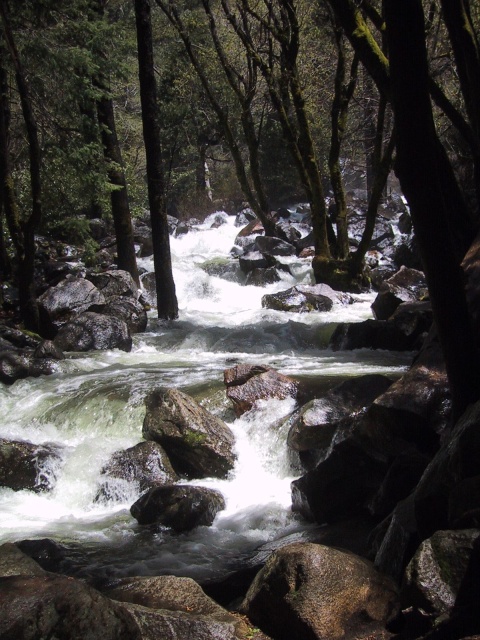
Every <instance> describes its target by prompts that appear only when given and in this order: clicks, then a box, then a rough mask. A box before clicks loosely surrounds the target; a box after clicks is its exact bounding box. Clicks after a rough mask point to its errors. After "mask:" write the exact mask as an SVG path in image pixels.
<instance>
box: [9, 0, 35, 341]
mask: <svg viewBox="0 0 480 640" xmlns="http://www.w3.org/2000/svg"><path fill="white" fill-rule="evenodd" d="M0 15H1V18H2V23H3V29H4V34H5V41H6V44H7V48H8V52H9V54H10V57H11V60H12V64H13V67H14V69H15V79H16V83H17V88H18V93H19V96H20V104H21V108H22V115H23V119H24V122H25V128H26V132H27V140H28V153H29V160H30V186H31V203H32V204H31V213H30V215H29V216H28V218H27V219H26V220H25V221H24V222H23V224H22V235H23V238H22V245H23V252H22V253H21V254H19V256H18V258H19V260H18V272H17V275H18V292H19V299H20V313H21V315H22V318H23V321H24V323H25V327H26V328H27V329H30V330H32V331H38V330H39V318H38V305H37V299H36V291H35V282H34V276H35V231H36V230H37V229H38V227H39V225H40V222H41V219H42V199H41V194H42V183H41V150H40V144H39V141H38V130H37V122H36V119H35V115H34V113H33V109H32V101H31V98H30V91H29V87H28V84H27V81H26V75H25V72H24V70H23V68H22V64H21V61H20V56H19V54H18V51H17V48H16V45H15V39H14V37H13V32H12V29H11V26H10V21H9V18H8V12H7V4H6V2H5V0H0ZM8 190H9V193H10V194H13V189H12V188H11V185H9V186H8Z"/></svg>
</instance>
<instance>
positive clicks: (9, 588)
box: [0, 574, 142, 640]
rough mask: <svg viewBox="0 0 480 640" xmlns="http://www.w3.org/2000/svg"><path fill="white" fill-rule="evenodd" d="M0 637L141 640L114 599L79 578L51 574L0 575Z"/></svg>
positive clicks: (136, 630)
mask: <svg viewBox="0 0 480 640" xmlns="http://www.w3.org/2000/svg"><path fill="white" fill-rule="evenodd" d="M0 601H1V603H2V615H1V616H0V637H1V638H3V639H4V640H17V639H19V638H24V639H25V640H26V639H27V638H31V639H34V638H68V639H69V640H87V639H88V640H141V639H142V635H141V634H140V632H139V629H138V626H137V624H136V622H135V621H134V620H133V618H132V617H131V615H130V614H129V613H128V612H127V611H126V610H125V608H124V607H123V606H122V605H120V604H119V603H116V602H114V601H113V600H110V599H109V598H106V597H105V596H102V594H101V593H99V592H98V591H96V590H94V589H92V588H91V587H89V586H87V585H86V584H84V583H83V582H81V581H80V580H74V579H72V578H67V577H65V576H56V575H53V574H45V575H43V576H42V575H38V576H32V575H14V576H8V577H4V578H0Z"/></svg>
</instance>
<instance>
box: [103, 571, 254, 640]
mask: <svg viewBox="0 0 480 640" xmlns="http://www.w3.org/2000/svg"><path fill="white" fill-rule="evenodd" d="M104 593H105V595H108V597H109V598H112V599H113V600H116V601H119V602H130V603H132V604H138V605H142V606H143V607H148V608H150V609H157V610H158V609H162V610H163V611H177V612H182V613H186V614H189V615H190V616H197V615H201V616H208V617H209V618H210V619H211V620H212V621H214V620H216V621H218V622H221V623H228V624H232V625H233V626H234V627H235V628H236V630H237V633H239V634H242V633H243V634H244V635H245V637H246V635H247V633H248V631H249V629H248V626H247V625H246V623H245V622H244V621H243V620H242V619H241V618H240V617H238V616H234V615H233V614H231V613H229V612H228V611H227V610H226V609H224V608H223V607H221V606H220V605H219V604H217V603H216V602H215V601H214V600H212V599H211V598H209V597H208V596H207V595H206V594H205V592H204V591H203V589H202V588H201V587H200V585H199V584H197V583H196V582H195V581H194V580H192V579H191V578H180V577H177V576H156V577H146V578H144V577H134V578H122V579H121V580H118V581H116V582H115V584H114V585H113V586H112V587H111V588H109V589H108V590H107V591H105V592H104Z"/></svg>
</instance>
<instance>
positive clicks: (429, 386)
mask: <svg viewBox="0 0 480 640" xmlns="http://www.w3.org/2000/svg"><path fill="white" fill-rule="evenodd" d="M450 412H451V395H450V388H449V384H448V379H447V374H446V369H445V365H444V362H443V356H442V353H441V351H440V348H439V345H438V343H437V342H436V341H435V340H431V341H430V342H429V343H428V344H426V345H425V348H424V349H423V350H422V351H421V353H420V354H419V356H418V357H417V358H416V359H415V361H414V363H413V365H412V366H411V367H410V369H409V370H408V371H407V372H406V373H405V374H404V375H403V376H402V377H401V378H399V379H398V380H396V381H395V382H394V383H393V384H392V385H391V387H389V388H388V389H387V390H386V391H385V393H383V394H382V395H380V396H378V397H377V398H376V399H375V401H374V402H373V403H372V405H371V406H370V408H369V409H368V415H367V418H368V419H367V421H366V424H368V429H369V430H370V432H374V433H375V434H376V436H377V437H379V438H380V439H382V440H383V442H384V443H385V446H388V443H391V445H390V449H391V451H392V453H395V452H397V451H398V441H399V440H402V441H404V442H408V443H412V444H413V445H414V446H415V448H416V449H417V450H418V451H420V452H422V453H426V454H428V455H433V453H435V452H436V450H437V449H438V446H439V444H440V440H441V437H442V434H443V432H444V430H445V428H446V427H447V425H448V421H449V419H450Z"/></svg>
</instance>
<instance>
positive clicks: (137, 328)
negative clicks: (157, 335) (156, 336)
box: [102, 297, 148, 334]
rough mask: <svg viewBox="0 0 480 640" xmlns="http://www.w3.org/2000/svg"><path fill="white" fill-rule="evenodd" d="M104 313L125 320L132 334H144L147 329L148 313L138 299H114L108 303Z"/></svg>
mask: <svg viewBox="0 0 480 640" xmlns="http://www.w3.org/2000/svg"><path fill="white" fill-rule="evenodd" d="M102 313H103V314H104V315H106V316H113V317H114V318H118V319H120V320H123V321H124V322H125V324H126V325H127V327H128V330H129V331H130V333H131V334H133V333H142V332H143V331H145V329H146V328H147V323H148V317H147V311H146V309H145V307H144V305H143V304H141V302H140V301H139V300H137V299H136V298H127V297H118V298H114V299H112V300H110V302H107V304H106V305H105V306H104V307H103V309H102Z"/></svg>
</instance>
